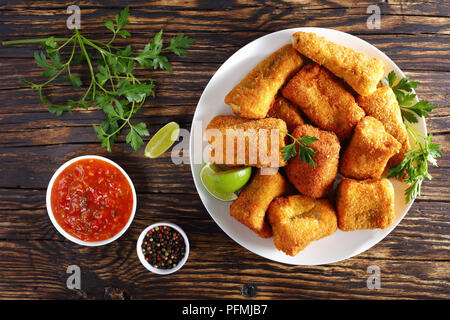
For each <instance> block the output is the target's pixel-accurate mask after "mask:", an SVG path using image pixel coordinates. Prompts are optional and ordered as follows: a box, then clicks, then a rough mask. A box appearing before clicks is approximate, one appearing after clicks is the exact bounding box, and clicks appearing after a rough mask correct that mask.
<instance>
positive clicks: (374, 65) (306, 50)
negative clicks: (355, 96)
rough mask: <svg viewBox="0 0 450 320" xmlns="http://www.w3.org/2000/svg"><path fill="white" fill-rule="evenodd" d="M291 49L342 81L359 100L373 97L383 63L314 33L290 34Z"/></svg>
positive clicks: (382, 69) (381, 75) (381, 73)
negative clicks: (356, 94)
mask: <svg viewBox="0 0 450 320" xmlns="http://www.w3.org/2000/svg"><path fill="white" fill-rule="evenodd" d="M292 45H293V46H294V48H295V49H297V50H298V51H299V52H300V53H301V54H303V55H304V56H306V57H308V58H310V59H311V60H313V61H315V62H317V63H318V64H320V65H322V66H324V67H325V68H327V69H328V70H330V71H331V72H333V73H334V74H335V75H336V76H337V77H339V78H342V79H344V81H345V82H347V83H348V84H349V85H350V86H351V87H352V88H353V89H354V90H355V91H356V92H357V93H359V94H360V95H362V96H366V95H369V94H371V93H373V92H374V91H375V90H376V88H377V85H378V83H379V82H380V80H381V78H382V77H383V75H384V63H383V61H381V60H380V59H377V58H372V57H370V56H368V55H367V54H365V53H362V52H358V51H355V50H353V49H350V48H347V47H344V46H341V45H338V44H336V43H334V42H331V41H328V40H325V38H324V37H319V36H318V35H316V34H315V33H308V32H296V33H294V35H293V37H292Z"/></svg>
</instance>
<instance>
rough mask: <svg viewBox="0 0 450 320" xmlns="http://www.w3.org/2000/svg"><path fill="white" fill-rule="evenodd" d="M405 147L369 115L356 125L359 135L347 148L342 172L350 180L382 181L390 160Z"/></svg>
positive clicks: (340, 168) (356, 131) (340, 166)
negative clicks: (370, 179)
mask: <svg viewBox="0 0 450 320" xmlns="http://www.w3.org/2000/svg"><path fill="white" fill-rule="evenodd" d="M401 147H402V145H401V144H400V142H398V141H397V140H396V139H395V138H394V137H393V136H391V135H390V134H389V133H387V132H386V130H385V129H384V126H383V124H382V123H381V122H380V121H378V120H377V119H375V118H373V117H370V116H366V117H364V118H363V119H362V120H361V121H360V122H359V123H358V125H357V126H356V128H355V133H354V134H353V137H352V139H351V140H350V143H349V145H348V147H347V148H346V149H345V151H344V154H343V155H342V157H341V161H340V164H339V172H340V173H341V174H343V175H344V176H346V177H348V178H354V179H369V178H373V179H375V178H380V177H381V175H382V174H383V172H384V169H385V168H386V164H387V162H388V160H389V159H390V158H391V157H392V156H393V155H395V154H397V153H398V152H399V150H400V148H401Z"/></svg>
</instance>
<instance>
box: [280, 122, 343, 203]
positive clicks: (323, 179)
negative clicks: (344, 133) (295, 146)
mask: <svg viewBox="0 0 450 320" xmlns="http://www.w3.org/2000/svg"><path fill="white" fill-rule="evenodd" d="M292 135H293V136H294V137H295V138H297V139H299V138H301V137H303V136H305V135H309V136H313V137H316V138H318V139H319V140H318V141H315V142H313V143H311V144H310V145H309V147H311V148H312V149H313V150H314V151H315V152H316V155H315V156H313V157H312V159H313V161H314V163H315V167H314V168H313V167H312V166H311V165H310V164H309V163H305V162H302V161H301V160H300V159H299V158H298V157H294V158H291V159H290V160H289V161H288V164H287V166H286V168H285V172H286V176H287V178H288V179H289V181H290V182H291V183H292V184H293V185H294V186H295V187H296V188H297V190H298V191H300V193H302V194H304V195H307V196H309V197H312V198H323V197H325V196H327V195H328V193H329V192H330V190H331V188H332V186H333V182H334V179H335V177H336V174H337V170H338V162H339V150H340V148H341V146H340V144H339V140H338V138H337V137H336V135H335V134H334V133H332V132H329V131H324V130H320V129H318V128H315V127H313V126H311V125H308V124H304V125H301V126H298V127H297V128H295V130H294V132H293V133H292Z"/></svg>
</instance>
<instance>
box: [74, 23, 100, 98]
mask: <svg viewBox="0 0 450 320" xmlns="http://www.w3.org/2000/svg"><path fill="white" fill-rule="evenodd" d="M75 35H76V37H77V38H78V42H79V44H80V48H81V51H82V52H83V54H84V56H85V57H86V61H87V63H88V66H89V71H90V73H91V78H92V81H91V85H92V83H94V86H93V88H92V98H93V99H95V87H96V85H95V84H96V83H97V82H96V81H95V74H94V68H93V67H92V63H91V59H90V58H89V55H88V53H87V51H86V47H85V46H84V42H83V38H84V37H83V36H81V35H80V33H79V32H78V29H75ZM84 39H86V38H84ZM89 87H91V86H89Z"/></svg>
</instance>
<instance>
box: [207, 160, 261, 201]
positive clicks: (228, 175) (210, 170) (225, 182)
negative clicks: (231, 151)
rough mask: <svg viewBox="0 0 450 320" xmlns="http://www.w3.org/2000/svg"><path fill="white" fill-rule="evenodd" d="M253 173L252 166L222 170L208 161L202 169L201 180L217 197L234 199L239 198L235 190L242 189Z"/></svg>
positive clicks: (224, 199)
mask: <svg viewBox="0 0 450 320" xmlns="http://www.w3.org/2000/svg"><path fill="white" fill-rule="evenodd" d="M251 174H252V168H251V167H246V168H239V169H232V170H225V171H222V170H221V169H220V167H219V166H217V165H215V164H213V163H211V162H207V163H205V164H204V165H203V167H202V169H201V170H200V180H201V181H202V183H203V186H204V187H205V189H206V190H207V191H208V192H209V193H210V194H211V195H212V196H214V197H215V198H216V199H219V200H222V201H233V200H235V199H237V195H236V193H235V191H237V190H239V189H241V188H242V187H243V186H244V185H245V184H246V183H247V182H248V180H250V176H251Z"/></svg>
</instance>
